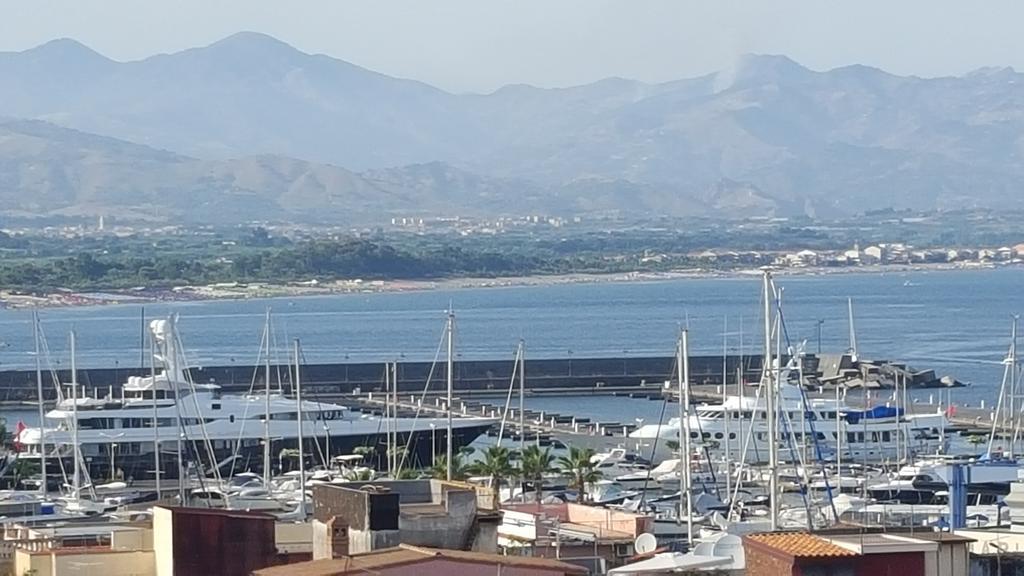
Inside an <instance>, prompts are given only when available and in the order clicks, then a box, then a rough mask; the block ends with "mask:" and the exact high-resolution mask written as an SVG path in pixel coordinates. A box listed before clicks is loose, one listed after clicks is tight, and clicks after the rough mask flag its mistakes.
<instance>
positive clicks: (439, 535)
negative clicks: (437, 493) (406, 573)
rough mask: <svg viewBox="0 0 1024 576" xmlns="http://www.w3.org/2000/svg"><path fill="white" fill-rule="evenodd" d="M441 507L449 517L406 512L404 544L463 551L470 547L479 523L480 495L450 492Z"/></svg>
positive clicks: (401, 522) (401, 525) (401, 518)
mask: <svg viewBox="0 0 1024 576" xmlns="http://www.w3.org/2000/svg"><path fill="white" fill-rule="evenodd" d="M441 498H442V499H441V504H442V505H443V506H444V507H445V512H446V513H445V514H443V515H442V514H416V513H402V514H401V516H399V530H400V532H401V541H402V542H404V543H406V544H413V545H415V546H430V547H433V548H449V549H453V550H460V549H462V548H463V547H465V546H466V544H467V540H468V539H469V535H470V531H471V530H472V528H473V523H474V521H475V520H476V493H475V492H467V491H464V490H447V491H444V492H443V493H442V497H441Z"/></svg>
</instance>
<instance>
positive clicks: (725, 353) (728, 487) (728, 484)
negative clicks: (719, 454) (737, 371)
mask: <svg viewBox="0 0 1024 576" xmlns="http://www.w3.org/2000/svg"><path fill="white" fill-rule="evenodd" d="M728 384H729V317H728V316H726V317H725V319H724V320H723V322H722V406H726V404H727V402H728V400H729V394H728V389H729V385H728ZM723 417H724V420H723V422H724V424H725V430H724V432H725V434H724V435H723V436H724V437H725V493H726V494H732V464H731V462H732V442H730V441H729V410H728V408H726V409H725V410H723Z"/></svg>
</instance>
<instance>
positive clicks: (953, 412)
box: [946, 404, 956, 418]
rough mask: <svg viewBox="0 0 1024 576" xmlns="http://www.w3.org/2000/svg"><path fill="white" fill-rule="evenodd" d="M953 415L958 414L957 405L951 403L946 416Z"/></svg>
mask: <svg viewBox="0 0 1024 576" xmlns="http://www.w3.org/2000/svg"><path fill="white" fill-rule="evenodd" d="M953 416H956V406H953V405H952V404H950V405H949V408H946V417H947V418H952V417H953Z"/></svg>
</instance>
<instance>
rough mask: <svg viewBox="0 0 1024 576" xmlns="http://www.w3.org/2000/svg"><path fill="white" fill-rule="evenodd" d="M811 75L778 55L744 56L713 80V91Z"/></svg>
mask: <svg viewBox="0 0 1024 576" xmlns="http://www.w3.org/2000/svg"><path fill="white" fill-rule="evenodd" d="M809 73H811V70H809V69H807V68H805V67H803V66H802V65H800V64H799V63H798V62H796V61H795V60H793V59H791V58H789V57H788V56H782V55H778V54H744V55H742V56H740V57H739V58H737V59H736V62H734V63H733V65H732V66H730V67H728V68H725V69H723V70H722V71H721V72H719V73H718V75H717V77H716V78H715V89H716V90H717V91H722V90H725V89H728V88H731V87H733V86H738V85H751V84H763V83H767V82H773V83H780V82H787V81H794V80H798V79H800V78H802V77H804V76H805V75H807V74H809Z"/></svg>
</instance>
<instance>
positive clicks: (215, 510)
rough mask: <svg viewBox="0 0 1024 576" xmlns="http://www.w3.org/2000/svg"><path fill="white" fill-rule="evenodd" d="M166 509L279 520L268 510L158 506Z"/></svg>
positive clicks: (197, 514)
mask: <svg viewBox="0 0 1024 576" xmlns="http://www.w3.org/2000/svg"><path fill="white" fill-rule="evenodd" d="M157 508H163V509H164V510H170V511H171V512H173V513H175V514H181V515H190V516H223V517H225V518H257V519H260V520H277V518H276V517H275V516H273V515H271V514H267V513H266V512H249V511H246V510H225V509H223V508H184V507H181V506H157Z"/></svg>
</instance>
